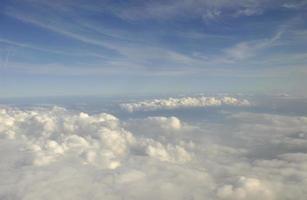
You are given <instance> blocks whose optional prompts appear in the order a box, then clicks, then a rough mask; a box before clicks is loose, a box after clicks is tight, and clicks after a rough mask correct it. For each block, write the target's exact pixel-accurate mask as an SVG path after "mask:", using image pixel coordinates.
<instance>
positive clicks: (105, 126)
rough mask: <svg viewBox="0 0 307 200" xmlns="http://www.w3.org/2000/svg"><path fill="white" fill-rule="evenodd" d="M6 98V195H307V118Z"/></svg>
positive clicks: (225, 198) (1, 132) (1, 111)
mask: <svg viewBox="0 0 307 200" xmlns="http://www.w3.org/2000/svg"><path fill="white" fill-rule="evenodd" d="M224 115H225V118H224V119H223V120H221V121H219V122H216V121H215V122H210V121H206V122H197V123H196V122H195V123H192V122H190V123H187V122H184V121H182V120H180V119H179V118H177V117H175V116H170V117H164V116H150V117H145V118H137V119H129V120H120V119H119V118H117V117H115V116H113V115H110V114H106V113H100V114H96V115H89V114H87V113H84V112H81V113H79V112H75V111H69V110H66V109H64V108H60V107H54V108H34V109H18V108H14V107H2V108H0V155H1V161H0V169H1V170H0V176H1V177H2V179H1V180H0V185H1V186H0V198H1V199H31V200H33V199H34V200H35V199H42V198H45V199H144V198H146V199H217V200H274V199H276V200H277V199H278V200H286V199H298V200H303V199H305V197H306V195H307V190H306V186H307V181H306V180H307V173H306V166H307V148H306V146H307V118H306V117H301V116H283V115H273V114H265V113H247V112H239V113H224Z"/></svg>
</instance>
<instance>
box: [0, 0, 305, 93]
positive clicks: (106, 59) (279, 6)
mask: <svg viewBox="0 0 307 200" xmlns="http://www.w3.org/2000/svg"><path fill="white" fill-rule="evenodd" d="M306 10H307V1H305V0H248V1H246V0H233V1H227V0H217V1H209V0H166V1H159V0H157V1H152V0H150V1H141V0H135V1H130V0H125V1H124V0H113V1H111V0H100V1H99V0H91V1H86V0H53V1H51V0H2V1H1V5H0V97H28V96H67V95H68V96H69V95H135V94H137V95H157V94H182V93H201V92H213V93H218V92H231V93H261V94H263V93H265V94H267V93H269V94H271V93H291V94H295V95H303V94H305V93H306V87H305V86H306V84H307V81H306V80H307V66H306V64H307V45H306V44H307V22H306V19H307V14H306V13H307V12H306Z"/></svg>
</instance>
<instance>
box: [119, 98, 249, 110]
mask: <svg viewBox="0 0 307 200" xmlns="http://www.w3.org/2000/svg"><path fill="white" fill-rule="evenodd" d="M222 105H231V106H247V105H250V103H249V101H248V100H246V99H237V98H235V97H204V96H200V97H182V98H168V99H154V100H147V101H140V102H135V103H123V104H121V105H120V107H121V108H122V109H124V110H126V111H128V112H135V111H153V110H160V109H177V108H190V107H208V106H222Z"/></svg>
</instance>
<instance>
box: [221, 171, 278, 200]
mask: <svg viewBox="0 0 307 200" xmlns="http://www.w3.org/2000/svg"><path fill="white" fill-rule="evenodd" d="M217 196H218V197H219V198H220V199H229V200H230V199H233V200H240V199H250V200H257V199H259V200H260V199H274V198H273V196H272V193H271V191H270V189H269V188H268V186H266V185H265V184H263V183H262V182H261V181H260V180H258V179H254V178H246V177H240V178H239V179H238V180H237V181H236V182H235V183H234V184H233V185H225V186H222V188H220V189H219V190H218V192H217Z"/></svg>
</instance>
